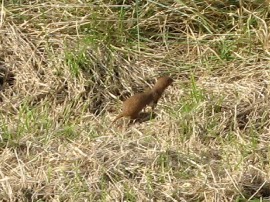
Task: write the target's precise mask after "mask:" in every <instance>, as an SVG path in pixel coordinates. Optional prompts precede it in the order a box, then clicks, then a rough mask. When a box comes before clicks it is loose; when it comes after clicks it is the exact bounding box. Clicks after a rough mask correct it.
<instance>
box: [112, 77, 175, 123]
mask: <svg viewBox="0 0 270 202" xmlns="http://www.w3.org/2000/svg"><path fill="white" fill-rule="evenodd" d="M172 82H173V79H172V78H170V77H168V76H163V77H160V78H158V79H157V82H156V84H155V85H154V86H153V88H152V89H150V90H148V91H146V92H143V93H137V94H135V95H133V96H131V97H130V98H128V99H127V100H125V101H124V102H123V110H122V112H121V113H120V114H119V115H118V116H117V117H116V118H115V119H114V120H113V122H112V123H114V122H116V121H117V120H118V119H120V118H122V117H130V119H136V118H137V116H138V114H139V113H140V111H141V110H142V109H144V108H145V107H146V106H147V105H150V106H151V107H152V110H154V108H155V106H156V105H157V102H158V100H159V99H160V98H161V96H162V94H163V92H164V90H165V89H166V88H167V87H168V86H169V85H171V83H172Z"/></svg>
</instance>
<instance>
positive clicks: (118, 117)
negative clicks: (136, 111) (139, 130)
mask: <svg viewBox="0 0 270 202" xmlns="http://www.w3.org/2000/svg"><path fill="white" fill-rule="evenodd" d="M123 116H124V115H123V114H122V113H121V114H119V115H118V116H117V117H116V118H115V119H114V120H113V122H112V124H113V123H115V122H116V121H117V120H118V119H120V118H122V117H123Z"/></svg>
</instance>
